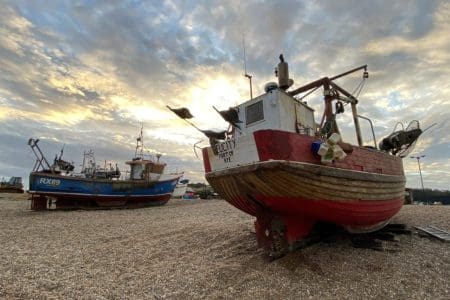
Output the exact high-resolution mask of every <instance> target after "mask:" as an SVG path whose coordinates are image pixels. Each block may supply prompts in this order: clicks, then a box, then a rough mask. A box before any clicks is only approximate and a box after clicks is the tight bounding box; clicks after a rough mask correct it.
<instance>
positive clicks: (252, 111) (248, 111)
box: [245, 101, 264, 125]
mask: <svg viewBox="0 0 450 300" xmlns="http://www.w3.org/2000/svg"><path fill="white" fill-rule="evenodd" d="M245 120H246V124H247V125H248V124H252V123H255V122H258V121H261V120H264V110H263V102H262V101H259V102H256V103H253V104H252V105H249V106H247V107H246V108H245Z"/></svg>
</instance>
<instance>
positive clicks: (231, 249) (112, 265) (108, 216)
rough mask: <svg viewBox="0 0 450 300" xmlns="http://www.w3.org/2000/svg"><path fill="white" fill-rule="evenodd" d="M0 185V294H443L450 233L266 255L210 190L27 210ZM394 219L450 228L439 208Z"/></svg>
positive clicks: (248, 223) (449, 290)
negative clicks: (109, 206) (375, 245)
mask: <svg viewBox="0 0 450 300" xmlns="http://www.w3.org/2000/svg"><path fill="white" fill-rule="evenodd" d="M29 207H30V202H29V201H28V200H26V195H12V194H0V298H6V299H15V298H21V299H22V298H25V299H29V298H39V299H41V298H43V299H61V298H64V299H72V298H77V299H158V298H178V299H180V298H181V299H185V298H252V299H260V298H269V299H270V298H275V299H285V298H288V299H304V298H311V299H337V298H338V299H368V298H376V299H450V280H449V278H450V243H444V242H441V241H439V240H437V239H432V238H425V237H421V236H419V235H418V234H417V233H414V234H412V235H411V236H408V235H399V236H398V239H399V241H398V242H397V243H396V247H397V248H398V250H400V251H396V252H380V251H374V250H369V249H357V248H353V247H352V246H351V244H350V242H349V241H348V240H346V239H338V240H336V241H334V242H331V243H317V244H314V245H312V246H309V247H307V248H305V249H301V250H297V251H295V252H293V253H290V254H288V255H286V256H285V257H283V258H281V259H278V260H275V261H272V262H270V261H268V259H267V258H266V256H265V255H264V254H263V252H262V250H261V249H258V248H257V247H256V238H255V234H254V227H253V218H252V217H250V216H248V215H246V214H244V213H242V212H240V211H239V210H237V209H235V208H234V207H232V206H231V205H229V204H228V203H226V202H225V201H222V200H195V201H186V200H184V201H182V200H171V201H169V203H168V204H167V205H165V206H161V207H150V208H144V209H130V210H97V211H82V210H79V211H48V212H35V211H30V210H29ZM394 222H395V223H404V224H406V225H408V226H415V225H435V226H437V227H440V228H443V229H445V230H447V231H449V230H450V206H411V205H410V206H405V207H404V208H403V209H402V210H401V212H400V213H399V214H398V215H397V216H396V217H395V220H394Z"/></svg>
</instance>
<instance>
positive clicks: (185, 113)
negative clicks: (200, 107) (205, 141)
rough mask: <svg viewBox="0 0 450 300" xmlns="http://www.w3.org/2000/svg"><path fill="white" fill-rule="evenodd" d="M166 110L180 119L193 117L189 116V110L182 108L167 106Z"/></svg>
mask: <svg viewBox="0 0 450 300" xmlns="http://www.w3.org/2000/svg"><path fill="white" fill-rule="evenodd" d="M167 108H168V109H170V110H171V111H173V112H174V113H175V114H176V115H177V116H178V117H180V118H181V119H192V118H193V117H194V116H193V115H192V114H191V112H190V111H189V109H187V108H185V107H182V108H170V107H169V106H167Z"/></svg>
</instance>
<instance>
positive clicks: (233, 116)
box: [213, 106, 242, 129]
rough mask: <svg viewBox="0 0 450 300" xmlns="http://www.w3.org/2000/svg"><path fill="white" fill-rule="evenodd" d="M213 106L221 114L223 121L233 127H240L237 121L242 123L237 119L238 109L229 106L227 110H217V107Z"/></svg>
mask: <svg viewBox="0 0 450 300" xmlns="http://www.w3.org/2000/svg"><path fill="white" fill-rule="evenodd" d="M213 108H214V109H215V110H216V111H217V112H218V113H219V114H220V115H221V116H222V118H223V119H224V120H225V121H227V122H228V123H230V124H231V125H233V126H234V127H237V128H239V129H241V127H239V125H238V124H237V123H242V121H241V120H239V115H238V110H237V109H236V108H234V107H230V109H228V110H221V111H219V110H217V108H215V107H214V106H213Z"/></svg>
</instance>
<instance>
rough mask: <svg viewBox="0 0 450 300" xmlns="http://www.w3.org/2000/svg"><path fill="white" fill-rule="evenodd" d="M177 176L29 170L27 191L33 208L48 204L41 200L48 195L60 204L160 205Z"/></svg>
mask: <svg viewBox="0 0 450 300" xmlns="http://www.w3.org/2000/svg"><path fill="white" fill-rule="evenodd" d="M178 179H179V177H174V178H171V179H169V180H164V181H155V182H147V181H144V180H106V179H91V178H77V177H69V176H62V175H55V174H47V173H41V172H32V173H31V174H30V189H29V193H30V194H31V195H32V200H35V202H36V203H34V204H33V202H32V209H33V207H35V208H36V209H39V207H40V209H46V208H48V207H47V205H48V203H52V202H48V203H47V202H45V203H44V201H47V199H48V198H52V199H56V202H55V204H56V207H59V208H79V207H116V206H127V207H128V206H130V207H132V206H148V205H163V204H165V203H167V201H169V199H170V196H171V194H172V192H173V190H174V189H175V186H176V184H177V182H178ZM44 207H45V208H44Z"/></svg>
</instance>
